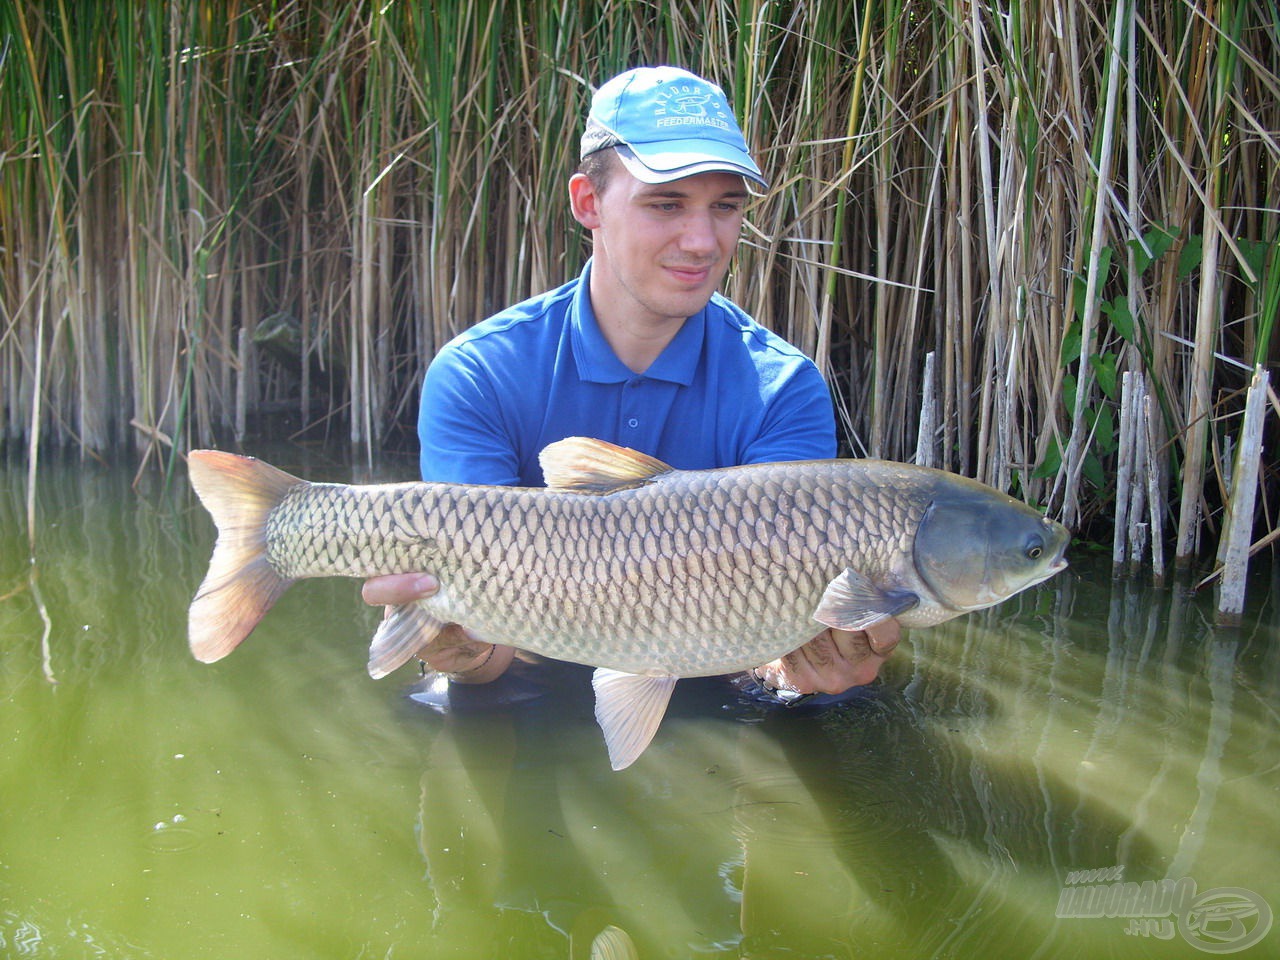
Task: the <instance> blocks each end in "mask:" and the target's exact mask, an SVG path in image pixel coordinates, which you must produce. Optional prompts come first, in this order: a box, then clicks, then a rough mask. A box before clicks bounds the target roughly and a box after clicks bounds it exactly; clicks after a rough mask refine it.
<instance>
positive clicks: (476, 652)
mask: <svg viewBox="0 0 1280 960" xmlns="http://www.w3.org/2000/svg"><path fill="white" fill-rule="evenodd" d="M439 589H440V581H438V580H437V579H436V578H435V577H433V576H431V574H429V573H393V574H388V575H387V576H385V577H371V578H370V579H368V580H366V581H365V582H364V586H363V587H361V589H360V595H361V596H362V597H363V598H364V602H365V603H367V604H369V605H371V606H375V607H380V606H392V607H398V606H401V605H403V604H406V603H413V602H414V601H416V600H423V599H425V598H427V597H429V596H431V595H432V594H434V593H435V592H436V591H437V590H439ZM455 631H456V634H455ZM440 638H441V639H442V640H444V641H445V645H444V646H443V649H441V650H440V651H439V652H438V653H433V654H432V655H431V656H429V657H424V658H423V660H424V662H425V663H426V665H427V666H428V667H430V668H431V669H432V670H435V671H437V672H439V673H444V674H447V675H448V677H449V679H450V680H451V681H452V682H454V683H488V682H489V681H490V680H494V679H496V678H497V677H499V676H501V675H502V674H503V673H504V672H505V671H506V669H507V667H509V666H510V665H511V659H512V657H514V656H515V648H514V647H507V646H502V645H501V644H496V643H485V642H484V641H483V640H479V639H477V638H475V637H472V636H470V635H469V634H468V633H467V632H466V631H465V630H464V629H463V628H462V627H460V626H459V625H458V624H456V623H450V624H448V625H446V626H445V628H444V629H443V630H442V631H441V632H440ZM419 656H421V654H419Z"/></svg>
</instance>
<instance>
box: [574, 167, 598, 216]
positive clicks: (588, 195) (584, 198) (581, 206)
mask: <svg viewBox="0 0 1280 960" xmlns="http://www.w3.org/2000/svg"><path fill="white" fill-rule="evenodd" d="M569 209H570V210H571V211H572V212H573V219H575V220H577V221H578V222H579V223H580V224H582V225H583V226H584V227H586V228H587V229H588V230H595V229H597V228H599V226H600V194H599V193H597V192H596V188H595V185H594V184H593V183H592V182H591V179H590V178H589V177H588V176H587V175H586V174H585V173H575V174H574V175H573V176H572V177H570V178H569Z"/></svg>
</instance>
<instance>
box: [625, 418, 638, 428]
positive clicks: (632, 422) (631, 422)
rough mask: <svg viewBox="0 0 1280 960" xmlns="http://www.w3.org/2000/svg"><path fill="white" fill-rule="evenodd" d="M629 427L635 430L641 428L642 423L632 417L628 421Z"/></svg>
mask: <svg viewBox="0 0 1280 960" xmlns="http://www.w3.org/2000/svg"><path fill="white" fill-rule="evenodd" d="M627 426H628V427H631V428H632V429H634V428H636V427H638V426H640V421H639V420H637V419H636V418H635V417H632V418H631V419H630V420H628V421H627Z"/></svg>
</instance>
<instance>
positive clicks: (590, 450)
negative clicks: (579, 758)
mask: <svg viewBox="0 0 1280 960" xmlns="http://www.w3.org/2000/svg"><path fill="white" fill-rule="evenodd" d="M541 462H542V467H543V471H544V473H545V476H546V480H547V487H546V488H520V487H502V486H480V485H467V484H454V483H397V484H381V485H348V484H331V483H310V482H307V481H305V480H300V479H298V478H297V477H293V476H290V475H289V474H287V473H284V472H282V471H280V470H277V469H276V468H275V467H272V466H270V465H269V464H266V463H263V462H262V461H259V460H254V459H252V458H248V457H241V456H237V455H235V454H231V453H223V452H219V451H214V450H196V451H192V452H191V454H190V456H189V461H188V463H189V471H190V478H191V483H192V486H193V487H194V488H195V491H196V493H197V494H198V495H199V497H200V499H201V501H202V502H203V503H204V505H205V507H206V508H207V509H208V510H209V512H210V513H211V514H212V515H213V518H214V521H215V523H216V524H217V527H218V539H217V542H216V544H215V546H214V550H213V558H212V560H211V561H210V566H209V572H208V575H207V576H206V577H205V580H204V582H203V583H202V584H201V586H200V588H199V590H198V592H197V594H196V596H195V599H194V600H193V601H192V604H191V610H190V620H189V633H190V643H191V650H192V653H193V654H194V655H195V657H196V658H197V659H199V660H202V661H205V662H211V661H214V660H218V659H220V658H221V657H224V656H226V655H227V654H228V653H230V652H231V651H232V650H233V649H235V647H236V646H237V645H238V644H239V643H240V641H241V640H243V639H244V638H245V637H246V636H248V634H249V633H250V632H251V631H252V630H253V628H254V627H255V626H256V625H257V623H258V621H259V620H260V619H261V618H262V616H263V614H265V613H266V611H267V610H268V609H269V608H270V607H271V605H272V604H273V603H274V602H275V601H276V599H277V598H278V597H279V596H280V594H281V593H283V592H284V590H285V589H286V588H288V587H289V585H290V584H292V583H293V582H294V581H295V580H299V579H303V578H306V577H325V576H346V577H361V578H363V577H371V576H375V575H379V574H388V573H408V572H429V573H432V574H434V575H435V576H436V577H437V579H438V580H439V581H440V585H441V586H440V590H439V592H438V593H437V594H436V595H435V596H433V597H430V598H429V599H427V600H424V601H422V602H420V603H415V604H410V605H407V606H404V607H399V608H396V609H395V610H394V611H393V612H392V613H391V615H390V616H389V617H388V618H387V619H386V620H384V621H383V622H382V624H381V626H380V627H379V629H378V631H377V634H376V635H375V637H374V639H373V643H372V645H371V647H370V653H369V672H370V674H371V675H373V676H374V677H380V676H384V675H386V674H387V673H389V672H391V671H392V670H394V669H396V668H397V667H399V666H400V665H401V664H403V663H405V662H407V661H408V660H410V659H412V658H413V656H414V655H415V654H417V653H419V652H420V651H423V650H424V648H429V647H430V646H431V644H433V643H436V644H441V643H444V642H446V640H445V638H454V639H450V640H448V641H447V642H455V643H456V642H457V640H456V638H457V636H458V635H459V633H460V632H459V631H456V630H443V627H444V626H445V625H447V624H449V623H459V624H462V625H463V626H464V627H466V628H467V630H468V631H470V632H471V633H472V634H474V635H476V636H479V637H483V638H485V639H491V640H493V641H496V642H501V643H508V644H512V645H514V646H516V647H519V648H521V649H524V650H528V651H531V652H534V653H537V654H541V655H543V656H547V657H552V658H555V659H559V660H568V661H572V662H576V663H584V664H590V665H592V666H594V667H596V668H597V670H596V672H595V674H594V676H593V686H594V688H595V693H596V718H597V720H598V722H599V723H600V726H601V728H602V730H603V731H604V735H605V741H606V744H607V746H608V750H609V756H610V761H611V763H612V765H613V767H614V769H621V768H623V767H625V766H627V765H629V764H630V763H631V762H632V761H634V760H635V758H636V757H638V756H639V755H640V753H641V752H642V751H643V750H644V748H645V747H646V746H647V745H648V743H649V741H650V740H651V739H652V737H653V735H654V733H655V732H656V730H657V727H658V724H659V723H660V722H661V720H662V716H663V714H664V713H665V711H666V707H667V702H668V700H669V698H670V695H671V690H672V688H673V687H674V685H675V682H676V680H677V679H678V678H680V677H694V676H710V675H716V674H723V673H730V672H735V671H739V670H746V669H750V668H751V667H754V666H758V665H760V664H762V663H766V662H768V661H770V660H773V659H774V658H776V657H779V656H782V655H783V654H786V653H789V652H791V651H792V650H795V649H796V648H798V647H800V646H802V645H803V644H805V643H806V642H808V641H809V640H811V639H813V637H814V636H816V635H817V634H818V633H819V632H821V630H822V628H823V626H824V625H825V626H828V627H835V628H839V629H843V630H861V629H864V628H866V627H867V626H870V625H871V624H874V623H876V622H878V621H879V620H882V619H884V618H886V617H897V618H898V620H899V621H900V622H901V624H902V625H903V626H905V627H917V626H928V625H931V624H936V623H941V622H942V621H944V620H948V619H950V618H952V617H955V616H958V615H960V614H962V613H965V612H967V611H970V610H978V609H981V608H983V607H988V606H991V605H993V604H996V603H999V602H1000V601H1002V600H1004V599H1006V598H1007V597H1010V596H1012V595H1013V594H1015V593H1018V592H1019V591H1021V590H1024V589H1026V588H1027V587H1030V586H1032V585H1034V584H1036V583H1039V582H1041V581H1043V580H1045V579H1047V578H1048V577H1050V576H1052V575H1053V574H1055V573H1057V572H1058V571H1060V570H1062V569H1063V568H1065V567H1066V565H1067V564H1066V560H1065V559H1064V558H1063V552H1064V550H1065V549H1066V546H1067V542H1068V540H1069V539H1070V537H1069V534H1068V532H1067V530H1066V528H1065V527H1063V526H1062V525H1061V524H1059V523H1056V522H1054V521H1052V520H1049V519H1047V518H1045V517H1043V516H1041V515H1040V514H1039V513H1037V512H1036V511H1035V510H1033V509H1031V508H1030V507H1028V506H1027V505H1025V504H1023V503H1021V502H1019V501H1017V500H1015V499H1014V498H1012V497H1010V496H1007V495H1005V494H1003V493H1000V492H999V491H997V490H994V489H992V488H991V487H988V486H985V485H984V484H981V483H978V482H977V481H974V480H969V479H966V478H963V477H960V476H957V475H955V474H951V473H946V472H944V471H941V470H934V469H929V468H926V467H917V466H912V465H909V464H902V463H891V462H887V461H880V460H817V461H808V462H798V463H766V464H756V465H750V466H741V467H728V468H723V469H714V470H675V469H673V468H671V467H669V466H667V465H666V464H664V463H662V462H661V461H659V460H655V459H654V458H652V457H648V456H646V455H644V454H641V453H638V452H636V451H634V450H628V449H625V448H622V447H616V446H613V445H612V444H607V443H604V442H602V441H598V440H589V439H584V438H577V437H575V438H570V439H567V440H562V441H560V442H558V443H554V444H551V445H550V446H548V447H547V448H546V449H545V450H544V451H543V452H542V456H541Z"/></svg>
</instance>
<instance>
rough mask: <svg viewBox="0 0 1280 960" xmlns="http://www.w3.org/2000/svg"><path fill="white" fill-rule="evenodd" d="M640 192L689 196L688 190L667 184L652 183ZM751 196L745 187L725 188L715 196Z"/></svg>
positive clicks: (654, 194) (650, 194)
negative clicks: (738, 188) (737, 188)
mask: <svg viewBox="0 0 1280 960" xmlns="http://www.w3.org/2000/svg"><path fill="white" fill-rule="evenodd" d="M641 194H642V195H643V196H646V197H665V198H668V199H673V200H684V199H687V198H688V197H689V196H690V193H689V191H688V190H681V189H680V188H679V187H673V186H669V185H667V184H652V185H650V186H648V187H645V189H644V190H642V191H641ZM750 196H751V193H750V191H749V190H747V189H746V188H745V187H744V188H742V189H740V190H726V191H725V192H724V193H722V194H720V195H719V196H717V197H716V199H717V200H746V199H747V198H748V197H750Z"/></svg>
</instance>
